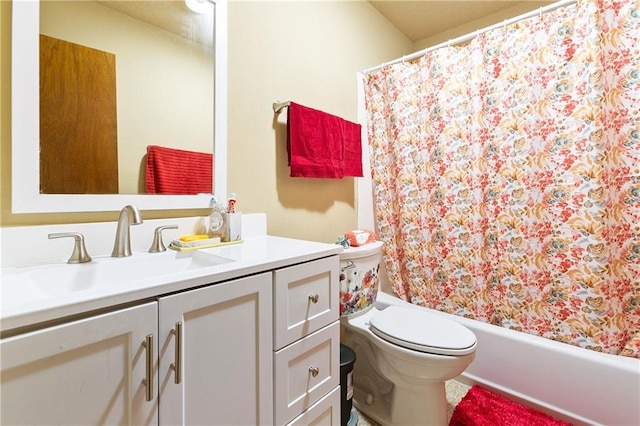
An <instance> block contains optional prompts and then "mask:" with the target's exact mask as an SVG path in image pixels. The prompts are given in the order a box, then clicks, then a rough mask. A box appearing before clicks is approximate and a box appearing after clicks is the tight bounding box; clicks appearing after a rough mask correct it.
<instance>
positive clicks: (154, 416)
mask: <svg viewBox="0 0 640 426" xmlns="http://www.w3.org/2000/svg"><path fill="white" fill-rule="evenodd" d="M156 327H157V304H156V303H155V302H153V303H147V304H144V305H141V306H136V307H133V308H128V309H123V310H120V311H116V312H111V313H107V314H103V315H97V316H94V317H91V318H87V319H82V320H78V321H73V322H69V323H65V324H62V325H59V326H55V327H50V328H45V329H42V330H38V331H34V332H30V333H26V334H22V335H19V336H15V337H10V338H6V339H3V340H2V341H0V356H1V361H2V364H1V365H2V374H1V376H0V381H1V387H2V399H1V414H0V423H1V424H3V425H19V424H28V425H65V426H66V425H101V424H114V425H115V424H117V425H153V424H156V425H157V423H158V399H157V398H156V396H157V392H156V390H157V380H156V379H155V376H154V374H156V370H155V368H154V367H155V366H154V365H153V364H154V363H155V362H154V360H156V359H157V350H156V348H155V342H153V344H151V345H150V346H152V347H151V348H149V347H148V346H149V345H148V343H151V341H152V339H153V337H154V336H157V333H156V330H157V328H156ZM147 336H151V337H149V338H148V337H147ZM148 349H151V355H152V357H151V364H150V365H149V367H150V368H147V360H148V357H147V350H148ZM147 373H150V374H151V377H148V376H147ZM149 379H151V380H149ZM148 381H149V382H151V386H152V389H151V391H152V392H151V393H150V395H147V388H146V385H147V382H148ZM147 396H150V397H151V401H147Z"/></svg>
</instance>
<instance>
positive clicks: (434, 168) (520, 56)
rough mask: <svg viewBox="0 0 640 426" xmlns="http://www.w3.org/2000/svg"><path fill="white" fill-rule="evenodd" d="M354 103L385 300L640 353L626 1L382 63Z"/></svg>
mask: <svg viewBox="0 0 640 426" xmlns="http://www.w3.org/2000/svg"><path fill="white" fill-rule="evenodd" d="M365 97H366V106H367V123H368V133H369V143H370V147H371V148H370V149H371V164H372V178H373V191H374V203H375V209H376V219H377V226H378V229H377V231H378V234H379V236H380V238H381V239H382V240H383V241H384V242H385V248H384V250H385V256H384V259H385V264H386V268H387V272H388V274H389V277H390V280H391V282H392V285H393V289H394V291H395V293H396V294H397V295H398V296H399V297H401V298H405V299H406V300H408V301H410V302H413V303H416V304H420V305H424V306H428V307H431V308H434V309H438V310H442V311H446V312H449V313H452V314H457V315H462V316H465V317H470V318H473V319H477V320H481V321H485V322H489V323H492V324H495V325H499V326H503V327H507V328H511V329H514V330H519V331H523V332H527V333H531V334H536V335H539V336H543V337H547V338H550V339H554V340H558V341H561V342H566V343H569V344H573V345H577V346H581V347H585V348H589V349H593V350H597V351H602V352H607V353H611V354H622V355H627V356H635V357H640V2H634V1H628V0H625V1H622V0H620V1H613V0H584V1H579V2H578V3H577V4H574V5H570V6H565V7H563V8H560V9H556V10H554V11H551V12H547V13H544V14H541V15H539V16H536V17H533V18H529V19H527V20H523V21H519V22H517V23H515V24H512V25H509V26H505V27H502V28H499V29H494V30H491V31H489V32H486V33H484V34H481V35H479V36H478V37H476V38H474V39H473V40H472V41H471V42H469V43H468V44H466V45H464V46H456V47H446V48H441V49H438V50H435V51H432V52H429V53H428V54H426V55H425V56H423V57H421V58H420V59H419V60H417V61H414V62H409V63H398V64H395V65H391V66H386V67H384V68H382V69H381V70H379V71H377V72H375V73H371V74H369V75H367V76H366V77H365Z"/></svg>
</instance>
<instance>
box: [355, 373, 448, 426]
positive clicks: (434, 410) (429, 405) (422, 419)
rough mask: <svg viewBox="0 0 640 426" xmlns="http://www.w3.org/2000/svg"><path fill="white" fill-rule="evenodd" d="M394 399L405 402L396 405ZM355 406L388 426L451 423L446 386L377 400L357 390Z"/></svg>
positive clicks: (405, 392)
mask: <svg viewBox="0 0 640 426" xmlns="http://www.w3.org/2000/svg"><path fill="white" fill-rule="evenodd" d="M393 398H396V399H401V400H402V401H397V402H396V403H395V404H393V403H392V401H393ZM353 406H354V407H356V408H357V409H358V411H360V412H361V413H363V414H364V415H365V416H367V417H369V418H371V419H373V420H375V421H376V422H378V423H380V424H381V425H384V426H387V425H398V426H408V425H429V426H446V425H447V423H448V420H447V400H446V391H445V386H444V383H443V384H438V383H434V384H432V385H429V386H424V387H423V388H422V389H420V392H418V393H416V389H405V391H404V392H402V391H401V392H392V393H390V394H387V395H379V396H377V397H376V396H374V395H373V394H371V393H369V392H366V391H363V390H362V389H359V388H357V387H354V390H353Z"/></svg>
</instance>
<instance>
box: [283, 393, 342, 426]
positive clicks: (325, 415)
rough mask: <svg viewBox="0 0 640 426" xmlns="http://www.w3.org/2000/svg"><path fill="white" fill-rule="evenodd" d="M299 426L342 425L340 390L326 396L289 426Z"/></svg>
mask: <svg viewBox="0 0 640 426" xmlns="http://www.w3.org/2000/svg"><path fill="white" fill-rule="evenodd" d="M294 425H296V426H298V425H331V426H338V425H340V388H339V387H337V388H335V389H334V390H332V391H331V393H329V394H328V395H325V396H323V397H322V399H320V401H318V402H316V403H315V404H313V405H312V406H311V408H309V409H308V410H307V411H305V412H304V413H302V414H300V415H299V416H298V417H296V418H295V419H293V421H292V422H291V423H289V425H288V426H294Z"/></svg>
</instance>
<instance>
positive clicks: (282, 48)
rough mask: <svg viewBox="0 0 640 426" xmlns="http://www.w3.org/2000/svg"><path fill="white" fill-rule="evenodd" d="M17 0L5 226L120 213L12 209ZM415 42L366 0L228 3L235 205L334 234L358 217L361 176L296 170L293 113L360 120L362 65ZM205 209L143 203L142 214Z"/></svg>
mask: <svg viewBox="0 0 640 426" xmlns="http://www.w3.org/2000/svg"><path fill="white" fill-rule="evenodd" d="M10 6H11V5H10V2H7V1H1V2H0V7H1V11H0V19H1V22H2V29H1V33H2V34H1V39H0V40H1V42H2V65H1V67H2V68H1V75H0V79H1V83H2V94H1V98H2V99H1V100H2V102H1V105H2V110H1V115H2V130H1V134H2V141H1V148H2V159H1V163H2V164H1V166H0V167H1V169H0V172H1V173H2V183H1V194H0V197H1V201H2V206H1V208H2V217H1V224H2V226H14V225H33V224H50V223H71V222H92V221H105V220H116V219H117V213H115V212H104V213H90V214H87V213H84V214H39V215H13V214H11V204H10V198H11V195H10V187H11V182H10V143H11V133H10V121H11V116H10V90H11V86H10V51H11V49H10V28H11V16H10V11H11V7H10ZM413 49H414V46H413V45H412V43H411V42H410V41H409V40H408V39H406V38H405V37H404V36H403V35H402V34H400V33H399V32H398V31H397V30H396V29H395V27H393V26H392V25H391V24H390V23H389V22H388V21H386V20H385V19H384V18H383V17H382V16H381V15H380V14H379V13H378V12H377V11H376V10H375V9H374V8H373V7H372V6H370V5H369V3H367V2H365V1H335V2H333V1H322V2H320V1H318V2H311V1H309V2H307V1H294V2H290V1H287V2H265V1H256V2H246V1H235V0H232V1H231V2H230V4H229V102H228V105H229V111H228V112H229V114H228V121H229V122H228V126H229V129H228V133H229V137H228V139H229V148H228V162H229V170H228V188H227V190H228V192H229V193H231V192H235V193H237V194H238V208H239V209H240V210H242V211H244V212H247V213H254V212H265V213H267V217H268V231H269V233H270V234H272V235H281V236H289V237H296V238H306V239H312V240H317V241H326V242H333V241H334V240H335V238H336V237H337V235H338V234H340V233H342V232H345V231H347V230H351V229H353V228H355V227H356V195H355V194H356V180H355V179H353V178H345V179H341V180H329V179H301V178H296V179H294V178H290V177H288V175H289V168H288V167H287V164H286V150H285V131H286V120H285V119H286V114H282V116H280V117H276V116H275V115H274V113H273V110H272V109H271V103H272V102H273V101H275V100H294V101H296V102H299V103H301V104H305V105H308V106H311V107H313V108H317V109H321V110H324V111H327V112H330V113H332V114H335V115H339V116H341V117H343V118H345V119H348V120H352V121H355V120H356V114H357V110H356V103H357V93H356V88H357V81H356V73H357V71H359V70H362V69H364V68H368V67H371V66H374V65H378V64H379V63H382V62H385V61H388V60H390V59H393V58H396V57H398V56H402V55H404V54H407V53H410V52H412V51H413ZM203 212H204V211H200V210H198V211H186V210H179V211H176V210H173V211H161V212H143V216H144V217H145V218H149V219H152V218H161V217H179V216H188V215H193V214H202V213H203Z"/></svg>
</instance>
